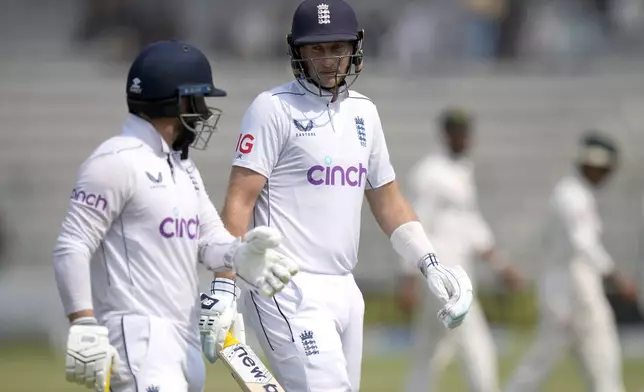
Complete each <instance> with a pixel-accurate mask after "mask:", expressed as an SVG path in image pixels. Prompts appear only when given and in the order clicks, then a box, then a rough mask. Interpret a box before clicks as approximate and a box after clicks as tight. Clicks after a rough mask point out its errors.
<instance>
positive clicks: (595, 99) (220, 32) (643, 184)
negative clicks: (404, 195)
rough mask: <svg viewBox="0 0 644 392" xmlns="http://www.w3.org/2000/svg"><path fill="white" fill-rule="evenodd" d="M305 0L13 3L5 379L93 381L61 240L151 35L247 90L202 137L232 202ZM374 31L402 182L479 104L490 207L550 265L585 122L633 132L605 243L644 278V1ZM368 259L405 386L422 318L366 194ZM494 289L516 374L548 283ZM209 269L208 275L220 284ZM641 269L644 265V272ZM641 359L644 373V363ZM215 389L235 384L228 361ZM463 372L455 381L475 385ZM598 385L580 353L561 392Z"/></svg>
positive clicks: (498, 6) (0, 351)
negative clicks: (77, 356) (187, 50)
mask: <svg viewBox="0 0 644 392" xmlns="http://www.w3.org/2000/svg"><path fill="white" fill-rule="evenodd" d="M298 3H299V1H297V0H270V1H268V0H254V1H251V0H245V1H227V0H82V1H81V0H58V1H45V0H21V1H9V0H6V1H3V2H2V8H1V9H2V11H1V12H0V45H1V48H2V50H1V51H0V53H1V56H0V126H1V127H2V134H3V135H4V136H3V138H2V142H1V143H0V193H1V198H0V225H1V230H0V232H1V239H2V241H0V251H1V252H2V254H1V262H0V390H3V391H12V392H14V391H42V390H47V391H62V390H65V391H72V390H74V391H76V390H78V391H80V390H82V389H81V388H80V387H75V386H71V385H67V384H65V383H64V373H63V372H64V364H63V362H62V361H61V359H62V355H61V353H62V351H61V347H62V346H63V344H64V340H65V338H66V328H67V326H66V321H65V318H64V315H63V312H62V307H61V305H60V301H59V299H58V295H57V291H56V288H55V283H54V280H53V274H52V267H51V257H50V254H51V249H52V246H53V243H54V240H55V238H56V235H57V232H58V226H59V223H60V221H61V219H62V217H63V215H64V213H65V208H66V204H67V199H68V197H69V192H70V189H71V188H72V185H73V183H74V181H75V173H76V169H77V167H78V165H79V164H80V163H81V162H82V161H83V160H84V159H85V158H86V157H87V156H88V154H90V152H91V151H92V150H93V148H95V147H96V146H97V145H98V144H99V143H100V142H101V141H102V140H104V139H105V138H107V137H109V136H111V135H114V134H116V133H118V132H120V126H121V124H122V121H123V119H124V117H125V113H126V106H125V83H126V80H125V77H126V73H127V69H128V66H129V63H130V62H131V61H132V60H133V58H134V56H135V55H136V52H137V51H138V50H139V49H140V48H141V46H142V45H144V44H145V43H149V42H152V41H156V40H159V39H165V38H180V39H185V40H188V41H189V42H191V43H193V44H195V45H197V46H199V47H200V48H202V49H203V50H204V51H205V52H206V53H207V54H208V56H209V58H210V60H211V61H212V63H213V65H214V75H215V82H216V84H218V86H219V87H221V88H224V89H226V90H227V91H228V93H229V96H228V97H227V98H225V99H222V100H220V101H218V104H219V107H220V108H222V109H223V110H224V112H225V115H224V117H223V119H222V121H221V123H220V126H221V131H220V133H219V134H218V135H217V136H216V137H215V139H214V140H213V141H212V142H211V144H210V147H209V149H208V150H207V151H206V152H198V153H193V155H194V157H195V160H196V161H197V163H198V165H199V166H200V168H201V171H202V173H203V175H204V180H205V182H206V184H207V187H208V190H209V192H210V195H211V196H212V198H213V201H214V203H215V205H216V206H221V205H222V197H223V193H224V191H225V186H226V181H227V175H228V172H229V168H230V162H231V159H232V157H233V150H234V146H235V141H236V139H237V133H238V131H239V129H238V127H239V124H240V120H241V117H242V115H243V112H244V111H245V109H246V107H247V106H248V105H249V104H250V102H251V101H252V99H253V98H254V96H255V95H256V94H258V93H259V92H261V91H262V90H264V89H267V88H270V87H272V86H274V85H277V84H281V83H283V82H286V81H288V80H290V79H291V78H292V74H291V73H290V70H289V63H288V58H287V56H286V47H285V42H284V41H285V34H286V33H287V32H288V31H289V29H290V18H291V15H292V12H293V10H294V9H295V7H296V6H297V4H298ZM350 3H351V4H352V5H354V7H355V9H356V10H357V12H358V16H359V20H360V21H361V23H362V25H363V27H364V28H365V30H366V40H365V57H366V60H365V61H366V67H365V71H364V72H363V74H362V75H361V76H360V78H359V79H358V82H357V83H356V84H355V85H354V88H355V89H356V90H358V91H360V92H361V93H363V94H365V95H367V96H369V97H370V98H372V99H373V100H374V101H375V102H376V104H377V105H378V108H379V111H380V116H381V118H382V122H383V125H384V128H385V133H386V137H387V140H388V144H389V149H390V153H391V157H392V161H393V164H394V166H395V168H396V170H397V173H398V177H399V180H400V182H401V183H402V184H403V185H405V176H406V174H407V172H408V170H409V169H410V167H411V166H412V165H413V164H414V163H415V162H416V161H417V160H418V159H420V158H421V157H422V156H423V155H425V154H427V153H429V152H433V151H436V149H437V141H438V139H437V137H436V136H437V134H436V133H437V132H436V123H435V116H436V115H437V114H438V113H439V112H440V111H441V110H442V109H443V108H444V107H445V106H447V105H460V106H463V107H465V108H467V109H469V110H471V111H472V112H474V113H475V115H476V130H475V136H476V140H475V142H476V145H475V147H474V151H473V160H474V162H475V164H476V180H477V184H478V186H479V194H480V204H481V208H482V211H483V214H484V216H485V217H486V218H487V220H488V221H489V223H490V225H491V226H492V229H493V230H494V232H495V234H496V236H497V238H498V242H499V245H500V246H501V247H502V248H503V249H504V250H505V251H506V252H507V255H508V257H509V259H510V260H511V261H513V262H515V263H516V264H517V265H518V266H519V268H520V269H521V270H522V271H523V272H524V273H526V274H527V276H528V277H531V278H534V274H533V272H534V271H535V265H537V264H538V263H539V262H540V260H539V258H538V249H536V247H535V245H534V244H535V241H534V233H535V232H536V230H537V229H538V227H539V223H540V221H541V219H542V214H543V211H544V209H545V205H546V199H547V196H548V194H549V193H550V191H551V189H552V186H553V185H554V184H555V182H556V181H557V180H558V179H559V178H560V177H561V176H562V175H563V174H565V173H567V172H568V171H569V170H570V166H571V157H572V155H573V153H574V151H575V143H576V141H577V138H578V136H579V134H580V133H581V132H582V131H584V130H586V129H589V128H599V129H602V130H604V131H606V132H608V133H610V134H612V135H613V136H614V137H615V138H617V139H618V141H619V142H620V145H621V149H622V151H623V157H622V160H621V165H620V168H619V171H618V173H617V175H616V176H615V178H614V179H612V180H611V182H610V184H608V185H609V186H607V187H606V189H605V190H603V191H602V192H601V194H600V196H599V207H600V212H601V214H602V215H603V217H604V223H605V236H604V238H605V243H606V245H607V248H608V250H609V252H610V253H611V254H612V255H613V256H614V258H615V259H616V260H617V263H618V266H619V267H620V268H621V269H622V270H623V271H626V272H627V273H629V274H630V275H631V276H633V277H642V276H644V262H643V259H642V255H641V254H640V252H639V243H640V238H641V237H642V235H641V233H642V230H641V228H642V226H643V225H642V223H643V211H642V210H643V204H642V197H643V195H644V173H643V171H642V168H643V164H644V156H643V154H642V149H643V147H644V1H642V0H557V1H554V0H539V1H536V0H532V1H531V0H425V1H412V0H396V1H392V0H350ZM360 259H361V260H360V263H359V265H358V268H357V270H356V272H355V274H356V278H357V280H358V282H359V284H360V286H361V288H362V290H363V292H364V295H365V300H366V303H367V315H366V325H365V365H364V374H363V388H362V390H364V391H397V390H401V389H402V385H403V379H404V376H405V372H404V370H405V366H406V363H407V362H408V361H409V359H408V355H407V353H408V349H409V328H408V327H409V325H408V324H409V319H408V317H406V316H404V315H403V314H402V313H401V312H399V311H398V310H397V309H396V306H395V302H394V292H395V288H396V287H395V286H396V282H397V280H396V276H397V274H398V263H397V260H396V257H395V255H394V253H393V251H392V250H391V249H390V246H389V241H387V239H386V238H385V237H384V235H383V234H382V233H381V232H380V230H379V228H378V227H377V225H376V224H375V221H374V220H373V218H372V217H371V215H370V213H369V212H368V208H365V213H364V217H363V231H362V242H361V249H360ZM480 266H481V267H480V268H479V269H478V270H477V274H476V278H477V280H478V287H479V290H478V295H479V297H480V299H481V301H482V303H483V305H484V310H485V313H486V315H487V317H488V320H489V322H490V323H491V325H492V326H493V330H494V336H495V339H496V341H497V344H498V347H499V353H500V355H501V371H502V380H505V378H506V376H507V375H508V374H509V372H510V371H511V370H512V369H513V364H515V363H516V360H517V358H518V356H519V355H520V354H521V353H523V352H524V350H525V348H526V344H527V343H528V341H529V338H530V336H531V330H532V328H533V327H534V325H535V321H536V318H537V314H536V309H535V306H534V300H533V295H532V291H531V290H530V287H528V290H527V291H526V292H525V293H523V294H520V295H510V294H508V293H506V292H504V291H502V290H500V289H498V287H499V285H498V284H497V282H496V281H495V280H494V278H493V276H492V274H491V273H490V271H489V270H488V269H487V267H486V266H485V265H484V264H483V263H481V264H480ZM209 280H210V274H209V273H208V272H206V271H204V272H203V284H204V289H205V288H207V287H209V286H208V285H207V283H208V281H209ZM638 281H639V282H640V285H642V284H644V279H642V278H639V279H638ZM607 295H608V296H609V299H610V300H611V304H612V305H613V308H614V310H615V313H616V317H617V320H618V322H619V330H620V339H621V341H622V349H623V354H624V361H625V362H624V372H625V379H626V383H627V388H628V391H641V390H644V375H643V374H642V369H644V324H643V321H642V315H641V314H640V313H639V312H638V311H637V307H636V306H635V304H633V303H626V302H623V301H620V300H619V299H617V298H614V296H613V295H612V292H611V290H610V287H608V288H607ZM638 369H639V371H638ZM211 370H212V372H211V373H210V374H209V378H208V381H209V387H208V389H207V390H208V391H211V390H215V389H213V386H214V385H215V383H217V382H219V381H217V380H221V379H222V378H223V379H225V382H224V384H223V385H222V386H221V388H223V389H218V390H230V391H233V390H236V388H235V387H233V386H232V384H231V383H230V377H229V376H228V375H226V374H223V372H222V369H221V365H214V366H212V367H211ZM456 370H457V368H454V367H452V368H450V370H449V371H448V373H447V374H446V375H445V376H444V377H443V379H442V383H443V384H442V385H443V387H444V388H446V389H445V390H450V391H460V390H465V385H464V383H463V381H461V380H462V378H461V377H459V376H458V375H457V373H456ZM544 390H548V391H564V390H565V391H582V390H583V389H582V384H581V381H580V377H579V375H578V373H577V369H576V368H575V367H574V366H573V364H572V363H571V362H569V361H566V362H563V363H562V365H561V366H560V367H558V369H557V371H556V372H555V374H554V375H553V378H552V380H551V381H550V382H549V384H548V386H547V387H546V388H545V389H544Z"/></svg>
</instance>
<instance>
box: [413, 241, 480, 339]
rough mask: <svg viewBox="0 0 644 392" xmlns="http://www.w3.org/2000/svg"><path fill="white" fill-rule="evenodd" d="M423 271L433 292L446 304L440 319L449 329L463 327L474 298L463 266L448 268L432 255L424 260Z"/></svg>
mask: <svg viewBox="0 0 644 392" xmlns="http://www.w3.org/2000/svg"><path fill="white" fill-rule="evenodd" d="M421 271H422V272H423V275H425V278H427V284H428V285H429V289H430V290H431V292H432V293H433V294H434V295H435V296H437V297H438V298H439V299H441V300H442V301H443V303H444V304H445V305H444V306H443V308H442V309H441V310H439V311H438V319H439V320H440V321H441V322H442V323H443V325H444V326H445V327H447V328H449V329H454V328H456V327H458V326H459V325H461V323H462V322H463V320H465V316H466V315H467V312H469V310H470V306H471V305H472V300H473V298H474V295H473V292H472V281H470V278H469V277H468V276H467V273H465V270H464V269H463V268H462V267H461V266H456V267H454V268H450V267H446V266H444V265H442V264H441V263H439V262H438V258H437V257H436V255H435V254H433V253H430V254H428V255H426V256H425V257H424V258H423V260H422V265H421Z"/></svg>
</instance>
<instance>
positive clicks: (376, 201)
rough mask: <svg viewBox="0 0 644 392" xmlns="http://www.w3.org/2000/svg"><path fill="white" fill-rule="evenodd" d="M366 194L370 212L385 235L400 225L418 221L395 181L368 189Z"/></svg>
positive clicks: (388, 234) (388, 235) (389, 234)
mask: <svg viewBox="0 0 644 392" xmlns="http://www.w3.org/2000/svg"><path fill="white" fill-rule="evenodd" d="M366 195H367V201H368V202H369V206H370V207H371V212H372V213H373V216H374V218H375V219H376V222H378V225H379V226H380V228H381V229H382V231H383V232H384V233H385V234H386V235H387V237H391V234H392V233H393V232H394V230H396V229H397V228H398V227H400V226H401V225H403V224H405V223H408V222H413V221H418V217H417V216H416V213H415V212H414V210H413V208H412V207H411V204H410V203H409V202H408V201H407V199H405V197H404V196H403V195H402V193H400V190H399V188H398V185H397V184H396V182H395V181H394V182H391V183H389V184H387V185H384V186H382V187H380V188H378V189H373V190H369V191H367V192H366Z"/></svg>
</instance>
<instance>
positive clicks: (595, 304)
mask: <svg viewBox="0 0 644 392" xmlns="http://www.w3.org/2000/svg"><path fill="white" fill-rule="evenodd" d="M551 277H552V279H547V280H546V281H545V283H543V284H542V285H541V287H540V290H539V298H540V301H539V304H540V312H541V315H540V316H541V319H540V323H539V326H538V329H537V335H536V338H535V340H534V342H533V343H532V346H531V347H530V348H529V349H528V352H527V354H526V355H525V357H524V358H523V360H522V362H521V363H520V365H519V366H518V368H517V370H516V372H515V373H514V375H513V377H512V378H511V379H510V381H509V382H508V385H507V388H506V391H507V392H532V391H537V390H539V388H540V386H541V385H542V384H543V383H544V382H545V381H546V379H547V378H548V376H549V375H550V372H551V371H552V370H553V368H554V366H555V365H556V364H557V363H558V362H559V360H560V359H561V358H562V357H563V355H564V354H565V353H566V351H567V350H568V349H570V348H572V350H573V353H574V354H575V356H576V358H577V359H578V360H579V363H580V365H581V368H582V370H583V376H584V379H585V381H586V384H587V390H588V391H591V392H623V391H624V390H625V389H624V384H623V380H622V374H621V371H622V369H621V367H622V364H621V350H620V346H619V337H618V335H617V326H616V325H615V318H614V315H613V313H612V310H611V308H610V304H609V303H608V300H607V299H606V297H605V295H604V292H603V289H602V286H601V280H600V278H599V277H598V276H597V275H596V273H594V272H592V271H591V269H589V268H587V266H586V265H584V264H573V265H572V266H570V267H566V269H565V270H558V271H553V272H552V274H551Z"/></svg>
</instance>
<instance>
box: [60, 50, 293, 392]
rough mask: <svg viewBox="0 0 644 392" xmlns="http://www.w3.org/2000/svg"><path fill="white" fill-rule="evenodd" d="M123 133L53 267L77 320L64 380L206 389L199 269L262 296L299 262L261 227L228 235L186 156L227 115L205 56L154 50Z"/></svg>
mask: <svg viewBox="0 0 644 392" xmlns="http://www.w3.org/2000/svg"><path fill="white" fill-rule="evenodd" d="M126 88H127V105H128V109H129V114H128V116H127V119H126V120H125V124H124V125H123V132H122V134H121V135H119V136H115V137H112V138H110V139H108V140H107V141H105V142H104V143H103V144H101V145H100V146H99V147H98V148H97V149H96V150H95V151H94V152H93V153H92V155H91V156H90V157H89V158H88V159H87V160H86V161H85V163H83V165H82V166H81V168H80V170H79V173H78V179H77V182H76V186H75V187H74V189H73V190H72V195H71V199H70V201H69V206H68V210H67V215H66V217H65V219H64V220H63V223H62V228H61V232H60V236H59V237H58V241H57V243H56V246H55V250H54V255H53V263H54V269H55V276H56V281H57V283H58V289H59V292H60V296H61V299H62V302H63V305H64V309H65V312H66V314H67V316H68V318H69V321H70V322H71V327H70V329H69V336H68V344H67V369H66V371H67V380H68V381H70V382H76V383H79V384H84V385H86V386H87V387H88V388H92V389H95V390H96V391H104V390H106V389H107V388H106V384H108V382H107V380H108V379H109V376H110V369H112V370H113V377H112V381H111V391H113V392H135V391H137V392H138V391H140V392H143V391H148V392H163V391H173V392H174V391H177V392H182V391H183V392H188V391H190V392H200V391H201V390H202V389H203V385H204V378H205V368H204V364H203V360H202V359H201V347H200V341H199V331H198V326H197V321H198V317H199V309H200V308H199V300H198V290H197V284H198V276H197V264H198V263H199V262H201V263H203V264H204V265H205V266H206V267H207V268H209V269H211V270H214V271H219V270H224V271H230V270H235V271H236V272H237V276H238V277H239V279H241V280H244V281H245V282H247V283H249V284H250V285H252V286H253V287H255V288H257V290H258V291H259V292H261V293H263V294H264V295H272V294H274V293H275V292H276V291H279V290H280V289H282V288H283V286H284V283H287V282H288V281H289V280H290V278H291V276H292V275H293V274H294V273H296V272H297V265H296V264H295V263H294V262H293V261H291V260H288V259H286V258H285V257H284V256H282V255H280V254H278V253H277V252H276V251H275V250H274V248H275V247H276V246H277V245H279V243H280V239H281V236H280V234H279V232H277V231H276V229H274V228H268V227H258V228H257V229H255V230H252V231H249V232H248V233H247V234H246V235H245V236H244V239H243V241H240V240H239V239H237V238H236V237H234V236H232V235H231V234H230V233H229V232H228V231H227V230H226V229H225V228H224V226H223V224H222V221H221V219H220V218H219V215H218V214H217V211H216V210H215V208H214V207H213V205H212V203H211V202H210V200H209V198H208V195H207V194H206V191H205V188H204V184H203V182H202V179H201V175H200V174H199V171H198V170H197V169H196V167H195V166H194V164H193V163H192V161H191V160H190V159H188V156H187V155H188V147H189V146H193V147H195V148H198V149H204V148H205V147H206V145H207V144H208V141H209V139H210V136H211V134H212V133H213V132H214V131H215V128H216V124H217V120H218V118H219V116H220V114H221V112H220V111H219V110H218V109H212V108H210V107H208V106H207V104H206V99H205V98H206V97H223V96H225V95H226V93H225V92H224V91H223V90H220V89H217V88H215V86H214V84H213V79H212V72H211V68H210V64H209V62H208V60H207V58H206V57H205V56H204V55H203V53H201V52H200V51H199V50H198V49H197V48H195V47H193V46H190V45H188V44H185V43H181V42H177V41H162V42H158V43H155V44H152V45H150V46H148V47H146V48H145V49H144V50H143V51H142V52H141V53H140V54H139V55H138V57H137V58H136V60H135V61H134V63H133V64H132V66H131V68H130V71H129V74H128V78H127V85H126Z"/></svg>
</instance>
